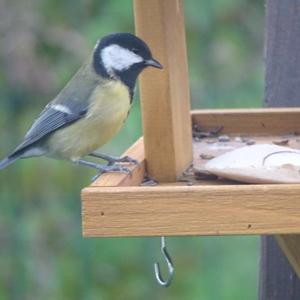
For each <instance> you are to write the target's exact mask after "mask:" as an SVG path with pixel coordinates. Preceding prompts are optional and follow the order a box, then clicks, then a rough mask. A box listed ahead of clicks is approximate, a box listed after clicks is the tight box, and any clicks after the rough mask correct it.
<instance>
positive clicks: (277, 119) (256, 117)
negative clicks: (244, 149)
mask: <svg viewBox="0 0 300 300" xmlns="http://www.w3.org/2000/svg"><path fill="white" fill-rule="evenodd" d="M192 120H193V123H196V124H198V125H199V126H200V127H201V129H202V128H203V130H204V131H206V130H211V129H212V128H215V127H218V126H223V127H224V128H223V130H222V133H231V134H235V133H238V134H248V135H251V134H268V135H272V134H287V133H291V132H295V131H297V132H299V133H300V108H263V109H220V110H219V109H218V110H194V111H192Z"/></svg>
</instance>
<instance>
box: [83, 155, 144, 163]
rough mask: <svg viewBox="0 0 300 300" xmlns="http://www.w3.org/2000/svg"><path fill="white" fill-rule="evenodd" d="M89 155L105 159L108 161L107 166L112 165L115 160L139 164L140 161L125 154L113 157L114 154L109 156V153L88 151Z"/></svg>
mask: <svg viewBox="0 0 300 300" xmlns="http://www.w3.org/2000/svg"><path fill="white" fill-rule="evenodd" d="M89 155H90V156H93V157H97V158H101V159H104V160H106V161H107V162H108V166H111V165H114V164H115V163H117V162H119V163H120V162H121V163H122V162H124V163H131V164H135V165H140V163H139V162H138V161H137V160H136V159H133V158H131V157H130V156H127V155H126V156H123V157H115V156H110V155H106V154H98V153H90V154H89Z"/></svg>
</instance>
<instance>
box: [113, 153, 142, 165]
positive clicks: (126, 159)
mask: <svg viewBox="0 0 300 300" xmlns="http://www.w3.org/2000/svg"><path fill="white" fill-rule="evenodd" d="M115 161H116V162H123V163H130V164H134V165H136V166H140V163H139V162H138V161H137V160H136V159H134V158H131V157H130V156H128V155H126V156H123V157H120V158H117V159H116V160H115Z"/></svg>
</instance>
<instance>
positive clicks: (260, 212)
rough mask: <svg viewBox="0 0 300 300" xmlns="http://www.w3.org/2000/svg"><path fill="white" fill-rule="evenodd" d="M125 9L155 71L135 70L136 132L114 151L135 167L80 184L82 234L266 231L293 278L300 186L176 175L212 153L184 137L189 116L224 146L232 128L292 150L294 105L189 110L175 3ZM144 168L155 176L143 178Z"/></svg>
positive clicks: (298, 117) (298, 116) (299, 128)
mask: <svg viewBox="0 0 300 300" xmlns="http://www.w3.org/2000/svg"><path fill="white" fill-rule="evenodd" d="M134 12H135V25H136V32H137V35H138V36H140V37H141V38H143V39H144V40H145V41H146V42H147V43H148V44H149V46H150V48H151V50H152V52H153V56H154V57H155V58H156V59H158V61H159V62H160V63H162V65H163V66H164V69H163V70H162V71H160V70H150V69H149V70H146V71H144V72H143V74H142V75H141V80H140V94H141V108H142V121H143V131H144V137H143V138H140V139H139V140H138V141H137V142H136V143H135V144H134V145H132V146H131V147H130V148H129V149H128V151H126V153H125V154H124V155H129V156H131V157H132V158H134V159H136V160H138V161H139V163H140V166H132V165H131V166H129V167H130V168H131V170H132V174H131V175H128V174H104V175H103V176H101V177H100V178H99V179H98V180H97V181H95V182H94V183H93V184H92V185H91V186H89V187H87V188H85V189H83V191H82V224H83V235H84V236H85V237H120V236H183V235H250V234H257V235H263V234H272V235H275V237H276V239H277V241H278V243H279V245H280V247H281V248H282V250H283V251H284V253H285V254H286V256H287V258H288V259H289V261H290V263H291V264H292V266H293V267H294V269H295V271H296V273H297V274H298V277H300V251H298V250H299V249H300V236H299V235H297V234H299V233H300V185H297V184H260V185H258V184H257V185H253V184H239V183H237V182H233V181H224V180H216V179H214V180H207V179H206V180H201V179H199V176H197V174H196V175H194V174H188V175H184V176H183V175H182V174H183V172H184V171H185V170H187V169H188V168H189V166H190V165H191V164H192V163H193V165H194V167H195V168H196V169H201V166H202V165H203V163H204V161H203V159H201V157H200V155H201V154H205V155H213V156H217V155H219V154H221V153H220V152H216V151H212V150H211V148H210V147H208V146H207V140H205V139H204V140H201V139H200V141H199V140H197V141H195V139H194V140H193V139H192V123H193V124H194V125H196V126H198V127H199V128H201V130H202V131H207V132H209V131H211V130H214V129H216V128H218V127H222V131H221V134H226V135H228V136H229V137H230V138H231V141H230V142H228V144H230V146H232V147H240V146H242V145H243V144H242V143H237V142H234V138H235V137H237V136H238V137H247V138H251V139H252V140H254V141H255V142H256V143H273V142H274V141H278V140H279V141H280V140H282V139H283V138H285V137H286V136H289V142H290V144H289V146H291V147H295V148H300V147H299V146H300V143H299V144H298V142H297V134H298V133H300V109H298V108H291V109H285V108H284V109H283V108H280V109H279V108H278V109H244V110H197V111H192V112H190V101H189V82H188V66H187V53H186V42H185V27H184V17H183V8H182V1H179V0H165V1H161V0H152V1H144V0H134ZM225 148H226V147H224V151H227V150H228V149H227V150H226V149H225ZM230 149H231V150H232V148H230ZM146 173H147V174H148V175H149V176H150V177H152V178H155V179H157V180H158V182H159V184H153V185H151V181H150V182H146V183H145V182H144V177H145V174H146ZM182 176H183V177H182Z"/></svg>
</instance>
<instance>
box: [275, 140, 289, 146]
mask: <svg viewBox="0 0 300 300" xmlns="http://www.w3.org/2000/svg"><path fill="white" fill-rule="evenodd" d="M288 143H289V139H284V140H278V141H273V144H275V145H279V146H284V145H287V144H288Z"/></svg>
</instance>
